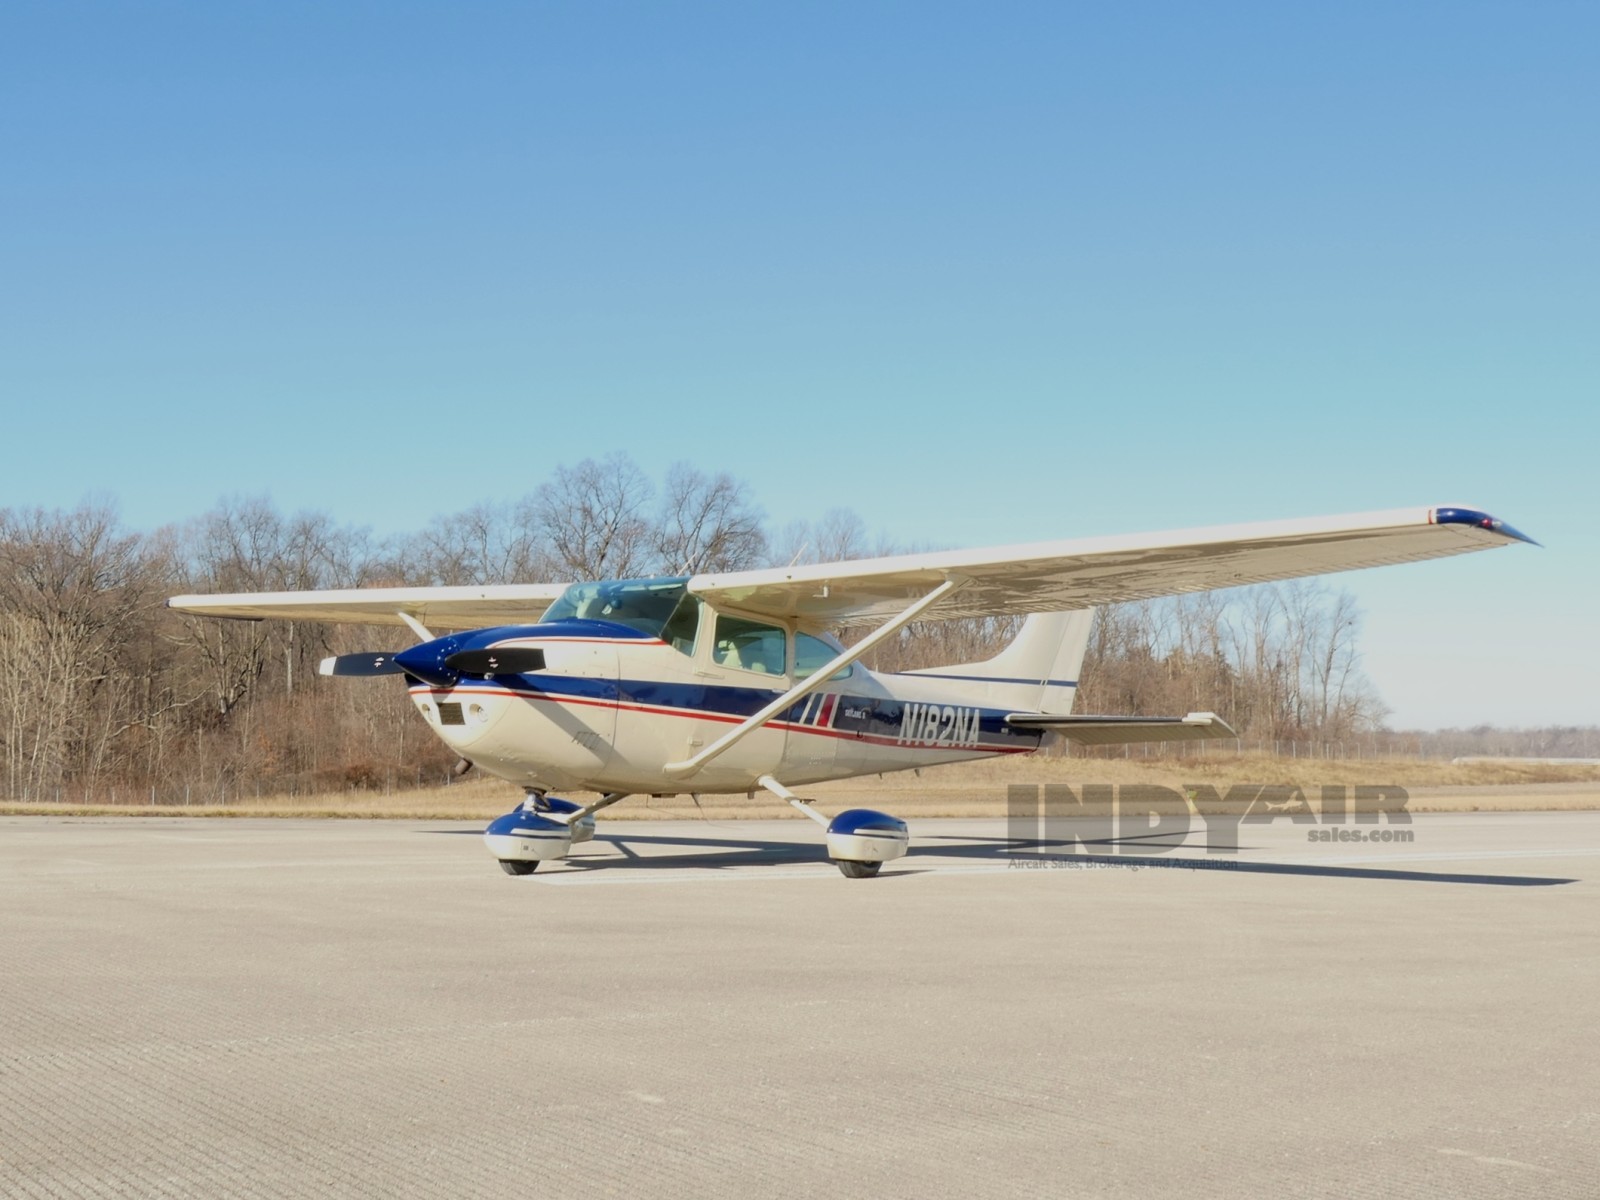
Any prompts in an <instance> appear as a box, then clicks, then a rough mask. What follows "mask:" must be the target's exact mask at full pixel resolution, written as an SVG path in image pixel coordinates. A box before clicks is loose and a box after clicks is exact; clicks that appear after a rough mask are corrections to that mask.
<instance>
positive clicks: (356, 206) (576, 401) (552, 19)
mask: <svg viewBox="0 0 1600 1200" xmlns="http://www.w3.org/2000/svg"><path fill="white" fill-rule="evenodd" d="M1596 44H1600V8H1596V6H1594V5H1592V4H1580V3H1563V4H1557V3H1537V2H1534V3H1528V2H1523V3H1516V4H1509V3H1507V4H1484V3H1470V2H1455V3H1438V4H1427V3H1414V4H1404V5H1396V4H1393V3H1383V4H1362V3H1339V4H1292V5H1286V4H1280V3H1270V4H1269V3H1262V4H1242V3H1221V4H1214V5H1191V4H1183V5H1179V4H1155V3H1145V4H1140V3H1129V4H1120V5H1079V4H1064V3H1057V4H1026V3H1013V4H985V5H979V4H972V3H969V4H933V3H917V4H910V3H904V4H896V3H880V4H873V3H851V4H840V5H826V4H816V5H783V6H779V5H764V4H749V3H739V4H733V3H728V4H696V3H677V4H672V5H661V4H655V5H645V4H618V3H581V4H580V3H570V4H518V5H509V4H504V5H503V4H492V3H479V4H473V3H465V4H431V5H422V4H404V3H383V4H377V3H370V4H336V3H319V4H292V3H282V4H272V5H265V4H256V5H215V4H198V3H196V4H187V5H185V4H158V3H157V4H144V5H138V6H133V5H120V4H99V5H95V4H72V3H49V4H43V3H39V4H34V3H27V2H13V3H11V4H8V5H6V6H5V9H4V11H3V13H0V102H3V107H0V111H3V112H4V113H5V114H6V115H5V117H4V120H3V123H0V162H3V163H4V168H3V170H0V228H3V229H4V235H3V237H0V406H3V412H4V414H5V430H6V438H5V444H6V445H7V447H8V448H9V449H10V450H11V453H10V454H8V455H7V456H6V459H7V461H6V466H5V470H4V472H3V473H0V506H18V505H35V504H39V505H46V506H54V505H71V504H74V503H76V502H77V501H78V500H80V499H81V498H83V497H84V496H85V495H88V494H91V493H97V494H102V495H105V494H109V495H111V496H114V497H116V498H117V499H118V501H119V502H120V505H121V508H122V512H123V514H124V517H125V519H126V520H127V522H128V523H129V524H131V525H133V526H135V527H138V528H153V527H155V526H157V525H160V524H162V523H165V522H168V521H174V520H180V519H183V518H186V517H189V516H193V515H195V514H197V513H199V512H201V511H204V510H205V509H206V508H208V507H210V506H211V505H212V504H213V503H215V501H216V500H217V499H218V498H219V497H220V496H222V495H224V494H228V493H241V492H242V493H252V494H253V493H260V492H268V493H270V494H271V495H272V496H273V498H274V499H275V500H276V501H277V502H278V504H279V505H280V506H282V507H284V508H286V509H298V508H315V509H322V510H326V511H328V512H329V513H331V514H333V515H334V516H335V517H336V518H338V519H339V520H341V521H345V522H350V523H355V524H365V525H370V526H372V527H373V528H374V529H375V530H377V531H379V532H388V531H399V530H406V529H412V528H416V527H419V526H421V525H422V524H424V523H425V522H426V521H427V520H428V518H429V517H430V516H432V515H434V514H436V513H439V512H445V511H452V510H456V509H459V508H462V507H465V506H466V505H468V504H470V503H473V502H475V501H478V500H483V499H499V498H508V497H512V496H517V495H520V494H522V493H524V492H526V491H529V490H531V489H532V488H533V487H535V486H537V484H538V483H539V482H541V480H542V479H543V478H544V476H545V475H546V474H547V473H548V471H549V470H550V469H551V468H552V467H553V466H555V465H557V464H562V463H572V462H575V461H577V460H579V459H582V458H585V457H599V456H602V455H604V454H606V453H608V452H611V451H614V450H622V451H626V452H627V453H629V454H631V455H632V456H633V457H634V458H635V459H637V460H638V461H639V462H640V463H641V465H643V466H644V467H645V468H646V469H648V470H650V471H651V472H652V473H653V474H656V475H657V476H659V475H660V474H661V473H662V472H663V471H664V469H665V467H666V466H667V465H668V464H669V463H671V462H672V461H674V460H677V459H690V460H692V461H694V462H696V463H698V464H699V465H701V466H703V467H706V468H709V469H721V470H728V471H731V472H733V473H734V474H736V475H738V476H740V477H742V478H744V479H746V480H748V481H749V482H750V484H751V485H752V487H753V489H754V491H755V493H756V494H757V496H758V498H759V499H760V501H761V503H762V504H763V506H764V507H765V508H766V510H767V511H768V513H769V514H770V515H771V517H772V518H773V519H774V521H775V522H777V523H780V524H781V523H782V522H784V521H787V520H789V519H793V518H796V517H814V516H816V515H819V514H820V513H821V512H822V511H823V510H824V509H826V508H828V507H830V506H833V505H848V506H851V507H854V508H855V509H857V510H858V511H859V512H860V513H861V515H862V517H863V519H864V520H865V522H866V523H867V525H868V526H869V527H870V528H872V529H874V530H881V531H883V532H884V533H886V534H888V535H889V536H892V537H894V538H896V539H898V540H900V541H904V542H922V543H927V542H937V543H942V544H958V545H978V544H985V543H993V542H1010V541H1026V540H1034V539H1042V538H1051V537H1060V536H1072V535H1078V534H1093V533H1111V532H1119V531H1134V530H1142V529H1162V528H1177V527H1182V526H1187V525H1206V524H1215V523H1222V522H1232V521H1241V520H1252V519H1267V518H1276V517H1289V516H1300V515H1311V514H1318V513H1335V512H1343V511H1360V510H1366V509H1377V508H1389V507H1398V506H1406V505H1430V504H1440V503H1449V502H1456V501H1465V502H1469V503H1472V504H1475V505H1478V506H1480V507H1483V508H1487V509H1488V510H1490V511H1491V512H1494V513H1496V514H1497V515H1501V516H1504V517H1505V518H1507V519H1509V520H1511V521H1513V522H1514V523H1516V524H1517V525H1519V526H1520V527H1522V528H1524V529H1525V530H1527V531H1528V532H1529V533H1531V534H1532V535H1533V536H1535V537H1537V538H1539V539H1540V540H1541V541H1543V542H1545V543H1546V548H1545V549H1543V550H1538V551H1536V550H1532V549H1524V548H1516V549H1513V550H1506V551H1497V552H1495V553H1493V554H1486V555H1474V556H1470V557H1469V558H1466V559H1462V560H1459V561H1450V562H1444V563H1435V564H1422V565H1417V566H1410V567H1403V568H1394V569H1391V570H1386V571H1379V572H1368V573H1365V574H1361V575H1352V576H1346V577H1344V578H1343V580H1342V582H1345V583H1347V584H1348V586H1350V587H1351V589H1352V590H1353V591H1355V592H1356V593H1357V595H1358V597H1359V598H1360V599H1361V601H1362V603H1363V605H1364V607H1365V608H1366V611H1367V633H1366V636H1365V639H1364V644H1365V648H1366V665H1367V669H1368V672H1369V674H1370V675H1371V676H1372V677H1373V679H1374V680H1375V682H1376V683H1377V685H1378V687H1379V690H1380V691H1381V693H1382V694H1383V695H1384V697H1385V698H1386V699H1387V700H1388V702H1389V703H1390V704H1391V705H1392V706H1393V708H1394V709H1395V714H1394V720H1395V722H1396V723H1397V724H1401V725H1440V724H1459V723H1471V722H1475V721H1479V720H1485V721H1494V722H1499V723H1503V724H1538V723H1546V722H1571V723H1594V722H1596V721H1600V704H1597V702H1596V701H1595V699H1594V695H1593V677H1594V674H1595V671H1594V668H1595V667H1596V666H1597V665H1600V653H1597V652H1596V650H1595V648H1594V645H1595V643H1594V639H1593V638H1592V637H1591V635H1590V632H1589V630H1590V620H1589V612H1590V609H1591V608H1592V603H1591V599H1590V598H1591V596H1593V595H1595V594H1596V591H1597V589H1600V545H1597V539H1596V535H1595V533H1594V532H1593V528H1594V516H1595V514H1596V511H1597V508H1600V505H1597V504H1596V500H1597V499H1600V484H1597V482H1596V478H1595V477H1596V465H1595V462H1594V459H1595V449H1596V446H1597V441H1600V439H1597V436H1596V435H1597V434H1600V416H1597V407H1600V405H1597V401H1600V303H1597V300H1600V294H1597V293H1600V283H1597V281H1600V240H1597V228H1600V221H1597V218H1596V215H1595V214H1597V213H1600V146H1597V144H1596V143H1597V135H1596V130H1597V128H1600V125H1597V124H1596V120H1595V117H1596V114H1597V113H1600V73H1597V72H1596V71H1595V70H1594V69H1593V48H1594V46H1595V45H1596Z"/></svg>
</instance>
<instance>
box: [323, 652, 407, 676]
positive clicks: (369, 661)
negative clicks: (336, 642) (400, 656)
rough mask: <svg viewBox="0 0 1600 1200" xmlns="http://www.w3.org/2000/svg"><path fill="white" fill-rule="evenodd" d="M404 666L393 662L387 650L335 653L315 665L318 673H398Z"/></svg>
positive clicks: (392, 656) (392, 657)
mask: <svg viewBox="0 0 1600 1200" xmlns="http://www.w3.org/2000/svg"><path fill="white" fill-rule="evenodd" d="M404 670H405V668H404V667H402V666H401V665H400V664H399V663H397V662H395V660H394V655H392V654H390V653H389V652H388V651H384V652H382V653H370V652H369V653H366V654H337V655H335V656H334V657H332V658H325V659H323V660H322V662H321V664H320V665H319V666H318V667H317V674H318V675H398V674H400V673H401V672H402V671H404Z"/></svg>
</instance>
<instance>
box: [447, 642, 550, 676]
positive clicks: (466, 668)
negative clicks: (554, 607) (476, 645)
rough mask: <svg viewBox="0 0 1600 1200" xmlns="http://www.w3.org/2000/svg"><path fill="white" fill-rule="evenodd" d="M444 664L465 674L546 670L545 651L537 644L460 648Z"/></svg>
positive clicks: (515, 673)
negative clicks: (492, 647) (482, 648)
mask: <svg viewBox="0 0 1600 1200" xmlns="http://www.w3.org/2000/svg"><path fill="white" fill-rule="evenodd" d="M444 665H445V666H447V667H449V668H450V669H451V670H452V671H460V672H461V673H462V674H463V675H522V674H524V673H526V672H528V671H542V670H544V651H543V650H541V649H539V648H538V647H536V646H503V647H501V648H500V649H498V650H458V651H456V653H454V654H452V655H450V657H448V658H446V659H445V660H444Z"/></svg>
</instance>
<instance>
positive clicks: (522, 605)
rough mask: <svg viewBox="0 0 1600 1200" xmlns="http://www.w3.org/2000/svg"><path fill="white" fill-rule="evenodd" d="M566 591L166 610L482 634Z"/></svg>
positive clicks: (532, 615)
mask: <svg viewBox="0 0 1600 1200" xmlns="http://www.w3.org/2000/svg"><path fill="white" fill-rule="evenodd" d="M566 589H567V585H566V584H564V583H510V584H498V585H494V586H484V587H414V588H406V587H393V588H350V589H348V590H345V591H326V592H240V593H238V594H236V595H231V596H228V595H219V596H174V597H173V598H172V599H170V600H168V601H167V607H168V608H175V609H177V610H178V611H179V612H187V613H196V614H198V615H200V616H206V617H234V618H237V619H240V620H246V621H266V620H280V621H328V622H337V623H343V624H352V625H406V624H409V622H407V620H406V617H410V618H411V619H412V620H415V621H418V622H420V623H421V624H423V625H426V626H427V627H428V628H430V629H481V628H483V627H485V626H489V625H531V624H533V623H534V622H536V621H538V619H539V618H540V617H542V616H543V615H544V610H545V609H547V608H549V607H550V605H551V603H552V602H553V601H554V600H555V599H556V598H557V597H558V596H560V595H561V593H562V592H564V591H566ZM402 613H404V614H405V616H401V614H402Z"/></svg>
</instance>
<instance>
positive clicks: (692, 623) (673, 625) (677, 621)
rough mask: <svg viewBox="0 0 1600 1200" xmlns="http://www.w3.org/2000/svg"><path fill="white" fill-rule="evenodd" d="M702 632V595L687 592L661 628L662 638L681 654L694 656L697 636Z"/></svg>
mask: <svg viewBox="0 0 1600 1200" xmlns="http://www.w3.org/2000/svg"><path fill="white" fill-rule="evenodd" d="M699 632H700V597H698V596H691V595H689V594H688V593H687V592H685V593H684V594H683V598H682V599H680V600H679V601H678V607H677V608H675V609H673V610H672V616H671V617H669V618H668V619H667V623H666V624H665V625H664V626H662V628H661V640H662V641H663V642H665V643H666V644H667V645H669V646H671V647H672V648H673V649H674V650H676V651H677V652H678V653H679V654H687V655H689V657H691V658H693V657H694V642H695V636H696V634H698V633H699Z"/></svg>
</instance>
